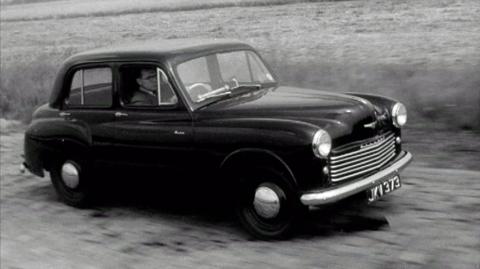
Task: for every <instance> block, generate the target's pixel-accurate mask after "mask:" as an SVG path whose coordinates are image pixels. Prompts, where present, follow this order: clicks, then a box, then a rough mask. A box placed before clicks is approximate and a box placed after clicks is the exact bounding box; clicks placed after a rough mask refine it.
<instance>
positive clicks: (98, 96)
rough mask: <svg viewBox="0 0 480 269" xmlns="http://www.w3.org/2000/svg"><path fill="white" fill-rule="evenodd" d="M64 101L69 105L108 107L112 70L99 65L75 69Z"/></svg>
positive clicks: (110, 96)
mask: <svg viewBox="0 0 480 269" xmlns="http://www.w3.org/2000/svg"><path fill="white" fill-rule="evenodd" d="M65 103H66V104H67V105H69V106H93V107H110V106H111V105H112V70H111V69H110V68H109V67H100V68H85V69H79V70H77V71H75V73H74V75H73V78H72V82H71V84H70V94H69V96H68V98H67V99H66V100H65Z"/></svg>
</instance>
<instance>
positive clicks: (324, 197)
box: [300, 152, 412, 206]
mask: <svg viewBox="0 0 480 269" xmlns="http://www.w3.org/2000/svg"><path fill="white" fill-rule="evenodd" d="M411 161H412V154H410V153H409V152H405V155H404V156H403V157H401V158H400V159H398V160H397V161H396V162H395V163H393V164H392V165H390V166H389V167H387V168H385V169H383V170H381V171H379V172H378V173H375V174H373V175H371V176H368V177H366V178H363V179H361V180H358V181H354V182H352V183H349V184H345V185H341V186H338V187H334V188H332V189H326V190H320V191H316V192H312V193H305V194H303V195H302V196H301V197H300V201H301V202H302V204H304V205H306V206H315V205H324V204H330V203H334V202H337V201H339V200H341V199H343V198H346V197H349V196H352V195H354V194H357V193H359V192H361V191H364V190H366V189H368V188H371V187H373V186H374V185H376V184H378V183H379V181H380V180H381V179H384V178H385V177H386V176H388V175H390V174H392V173H398V172H399V171H400V170H402V169H403V168H405V166H407V165H408V164H409V163H410V162H411Z"/></svg>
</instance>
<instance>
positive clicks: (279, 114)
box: [198, 87, 375, 139]
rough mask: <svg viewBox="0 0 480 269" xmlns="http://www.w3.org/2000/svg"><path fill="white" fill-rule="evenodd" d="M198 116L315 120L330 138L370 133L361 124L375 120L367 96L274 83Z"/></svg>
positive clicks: (370, 134)
mask: <svg viewBox="0 0 480 269" xmlns="http://www.w3.org/2000/svg"><path fill="white" fill-rule="evenodd" d="M198 113H199V114H198V115H199V120H208V119H224V120H228V119H232V118H274V119H290V120H295V121H303V122H307V123H310V124H314V125H316V126H318V127H319V128H322V129H325V130H326V131H328V132H329V133H330V135H331V136H332V138H339V137H343V136H348V135H351V134H353V133H355V136H357V139H358V138H361V137H358V136H364V137H370V136H372V135H373V131H374V130H372V129H367V128H365V127H364V126H363V125H364V124H367V123H370V122H372V121H374V120H375V107H374V106H373V105H372V104H371V103H370V102H369V101H368V100H366V99H363V98H360V97H356V96H350V95H344V94H336V93H330V92H325V91H320V90H311V89H302V88H295V87H277V88H270V89H263V90H260V91H256V92H252V93H249V94H244V95H241V96H238V97H235V98H231V99H228V100H224V101H220V102H218V103H215V104H213V105H210V106H207V107H204V108H201V109H200V110H198Z"/></svg>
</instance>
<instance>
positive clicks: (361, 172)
mask: <svg viewBox="0 0 480 269" xmlns="http://www.w3.org/2000/svg"><path fill="white" fill-rule="evenodd" d="M394 155H395V154H393V153H392V155H391V156H389V157H388V158H387V159H385V160H383V161H382V162H381V163H379V164H378V165H376V166H373V167H370V168H368V169H365V170H361V171H359V172H356V173H354V174H350V175H347V176H344V177H340V178H335V180H334V179H333V178H332V181H334V182H338V181H342V180H345V179H347V178H351V177H355V176H358V175H361V174H365V173H368V172H370V171H373V170H375V169H378V168H380V167H382V165H384V164H386V163H388V162H389V161H390V158H391V157H393V156H394Z"/></svg>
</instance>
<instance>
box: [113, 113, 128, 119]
mask: <svg viewBox="0 0 480 269" xmlns="http://www.w3.org/2000/svg"><path fill="white" fill-rule="evenodd" d="M127 116H128V114H127V113H123V112H119V111H117V112H115V117H117V118H120V117H127Z"/></svg>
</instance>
